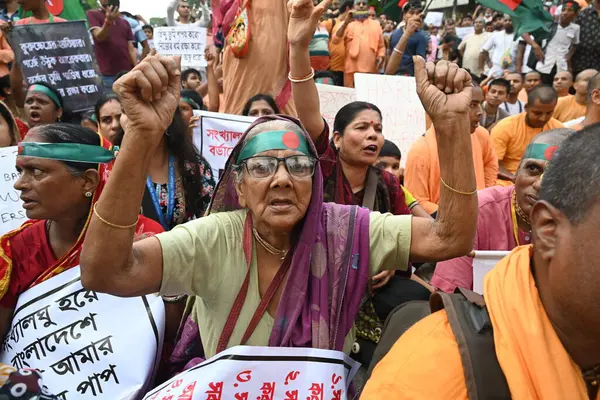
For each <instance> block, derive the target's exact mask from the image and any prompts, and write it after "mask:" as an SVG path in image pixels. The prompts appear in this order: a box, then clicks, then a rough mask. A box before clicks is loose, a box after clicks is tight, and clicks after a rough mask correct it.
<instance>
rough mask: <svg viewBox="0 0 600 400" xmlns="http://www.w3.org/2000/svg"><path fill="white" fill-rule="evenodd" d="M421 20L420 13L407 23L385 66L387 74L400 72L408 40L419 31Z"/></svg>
mask: <svg viewBox="0 0 600 400" xmlns="http://www.w3.org/2000/svg"><path fill="white" fill-rule="evenodd" d="M421 22H422V21H421V14H419V15H415V16H414V17H412V18H411V19H410V20H409V21H408V23H407V24H406V27H405V29H404V34H403V35H402V37H401V38H400V40H399V41H398V43H397V44H396V46H395V47H394V49H393V50H392V52H391V54H390V58H389V60H388V64H387V66H386V67H385V74H386V75H396V72H398V67H399V66H400V63H401V62H402V55H403V54H404V51H405V50H406V46H407V45H408V41H409V40H410V38H411V36H412V35H413V34H414V33H415V32H416V31H417V29H419V28H420V27H421Z"/></svg>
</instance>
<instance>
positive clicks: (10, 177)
mask: <svg viewBox="0 0 600 400" xmlns="http://www.w3.org/2000/svg"><path fill="white" fill-rule="evenodd" d="M16 161H17V146H12V147H4V148H0V173H1V174H2V177H1V178H0V235H4V234H5V233H7V232H10V231H12V230H13V229H17V228H18V227H19V226H21V224H23V222H25V221H27V215H25V210H24V209H23V202H22V201H21V198H20V196H21V192H19V191H18V190H16V189H15V188H14V184H15V182H16V181H17V179H19V174H18V173H17V169H16V168H15V163H16Z"/></svg>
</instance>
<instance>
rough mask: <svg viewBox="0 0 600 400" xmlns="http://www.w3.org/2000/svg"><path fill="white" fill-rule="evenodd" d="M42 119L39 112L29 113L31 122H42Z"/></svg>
mask: <svg viewBox="0 0 600 400" xmlns="http://www.w3.org/2000/svg"><path fill="white" fill-rule="evenodd" d="M40 118H41V114H40V113H39V112H38V111H31V112H30V113H29V119H30V120H31V121H36V122H37V121H39V120H40Z"/></svg>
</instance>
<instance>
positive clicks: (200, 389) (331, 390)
mask: <svg viewBox="0 0 600 400" xmlns="http://www.w3.org/2000/svg"><path fill="white" fill-rule="evenodd" d="M359 367H360V365H359V364H358V363H357V362H356V361H354V360H352V359H351V358H350V357H348V356H347V355H345V354H344V353H342V352H340V351H332V350H320V349H308V348H285V347H260V346H236V347H232V348H230V349H227V350H225V351H223V352H221V353H219V354H217V355H215V356H214V357H212V358H210V359H209V360H206V361H205V362H203V363H202V364H199V365H196V366H194V367H192V368H190V369H189V370H187V371H184V372H182V373H181V374H179V375H176V376H175V377H173V379H171V380H170V381H168V382H166V383H164V384H163V385H161V386H159V387H157V388H155V389H154V390H152V391H150V392H149V393H148V394H147V395H146V397H144V400H164V399H172V400H175V399H186V400H200V399H202V400H220V399H223V400H225V399H227V400H229V399H231V400H254V399H258V400H261V399H265V400H267V399H268V400H271V399H278V400H299V399H302V400H304V399H307V400H325V399H327V400H342V399H346V398H347V395H348V387H349V385H350V382H351V381H352V379H353V378H354V375H355V374H356V372H357V371H358V369H359Z"/></svg>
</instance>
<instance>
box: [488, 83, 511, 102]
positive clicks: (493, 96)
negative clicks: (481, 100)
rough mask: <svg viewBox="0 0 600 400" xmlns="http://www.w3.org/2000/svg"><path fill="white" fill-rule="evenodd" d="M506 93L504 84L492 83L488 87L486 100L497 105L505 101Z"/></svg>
mask: <svg viewBox="0 0 600 400" xmlns="http://www.w3.org/2000/svg"><path fill="white" fill-rule="evenodd" d="M507 95H508V93H507V92H506V87H505V86H501V85H492V86H490V88H489V89H488V92H487V96H486V100H487V102H488V103H489V104H491V105H492V106H494V107H497V106H499V105H500V104H502V103H504V102H505V101H506V97H507Z"/></svg>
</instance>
